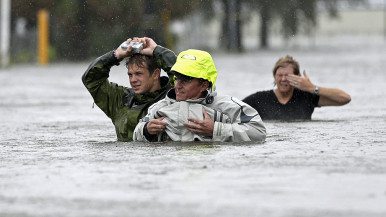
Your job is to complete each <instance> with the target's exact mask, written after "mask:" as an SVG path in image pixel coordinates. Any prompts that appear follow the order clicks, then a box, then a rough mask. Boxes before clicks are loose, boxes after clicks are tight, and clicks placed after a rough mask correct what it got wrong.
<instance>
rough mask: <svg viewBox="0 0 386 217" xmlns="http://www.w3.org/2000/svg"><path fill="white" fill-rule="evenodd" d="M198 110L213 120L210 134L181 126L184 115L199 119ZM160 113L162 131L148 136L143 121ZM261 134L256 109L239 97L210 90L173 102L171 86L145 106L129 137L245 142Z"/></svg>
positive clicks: (261, 130) (186, 118) (258, 139)
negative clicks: (211, 133)
mask: <svg viewBox="0 0 386 217" xmlns="http://www.w3.org/2000/svg"><path fill="white" fill-rule="evenodd" d="M202 109H205V110H206V112H207V113H208V115H209V116H210V118H211V119H212V120H213V121H214V122H215V124H214V129H213V135H212V136H203V135H198V134H194V133H193V132H191V131H189V130H188V129H187V128H186V127H185V125H184V123H185V122H188V117H192V118H196V119H199V120H203V119H204V115H203V113H202ZM163 116H166V117H165V118H164V119H163V121H165V122H167V123H168V125H167V127H166V130H165V132H164V133H161V134H159V135H154V136H152V135H150V134H149V133H148V132H147V130H146V129H147V128H146V125H147V123H148V122H149V121H150V120H151V119H154V118H160V117H163ZM265 137H266V129H265V126H264V123H263V121H262V120H261V118H260V116H259V114H258V113H257V111H256V110H255V109H253V108H252V107H250V106H249V105H247V104H245V103H243V102H241V101H240V100H238V99H236V98H234V97H230V96H217V93H216V92H212V93H211V94H207V96H206V97H205V98H199V99H195V100H186V101H180V102H177V101H176V99H175V91H174V89H172V90H170V91H169V92H168V94H167V96H166V97H165V98H164V99H163V100H161V101H159V102H157V103H155V104H154V105H152V106H151V107H150V108H149V113H148V114H147V115H146V116H145V117H144V118H143V119H141V120H140V122H139V123H138V125H137V127H136V128H135V130H134V137H133V140H134V141H170V140H172V141H221V142H245V141H264V140H265Z"/></svg>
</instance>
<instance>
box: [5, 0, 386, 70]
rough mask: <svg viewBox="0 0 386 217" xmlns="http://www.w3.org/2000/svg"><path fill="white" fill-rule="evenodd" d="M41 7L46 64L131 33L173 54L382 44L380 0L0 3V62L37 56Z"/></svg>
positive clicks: (385, 0) (384, 5)
mask: <svg viewBox="0 0 386 217" xmlns="http://www.w3.org/2000/svg"><path fill="white" fill-rule="evenodd" d="M42 9H44V11H45V12H46V13H47V15H48V16H47V17H48V19H47V20H48V31H47V32H48V33H47V34H48V39H47V40H48V42H49V43H48V48H47V50H48V51H47V53H48V54H47V55H48V59H49V60H48V61H49V62H63V61H71V62H73V61H77V62H79V61H88V60H90V59H92V58H95V57H97V56H100V55H102V54H103V53H105V52H107V51H110V50H112V49H115V48H116V47H117V46H118V45H119V44H120V43H121V42H122V41H124V40H126V39H127V38H129V37H134V36H139V37H141V36H147V37H151V38H153V39H154V40H155V41H156V42H157V43H158V44H160V45H163V46H165V47H168V48H171V49H172V50H174V51H175V52H176V53H178V52H179V51H181V50H184V49H188V48H196V49H205V50H208V51H211V52H213V51H215V52H234V53H241V52H259V50H261V49H264V50H266V49H285V48H289V47H290V48H294V47H295V48H296V47H301V48H304V47H305V48H314V47H320V46H322V47H323V46H324V47H326V46H334V45H340V46H342V45H347V46H350V45H354V46H355V44H356V43H357V42H358V41H359V40H360V42H362V43H366V41H373V40H380V41H386V0H350V1H348V0H270V1H268V0H204V1H203V0H108V1H106V0H56V1H52V0H12V1H11V0H1V11H2V15H1V30H2V32H1V51H2V52H1V59H2V65H3V66H7V65H9V64H15V63H36V62H37V61H38V52H37V50H38V46H39V45H38V44H39V43H38V41H39V36H38V35H39V33H38V18H37V17H38V12H39V11H40V10H42ZM348 37H350V40H348Z"/></svg>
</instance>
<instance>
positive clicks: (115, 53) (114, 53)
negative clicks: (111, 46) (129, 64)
mask: <svg viewBox="0 0 386 217" xmlns="http://www.w3.org/2000/svg"><path fill="white" fill-rule="evenodd" d="M113 55H114V57H115V59H116V60H118V61H121V60H122V58H118V56H117V50H114V51H113Z"/></svg>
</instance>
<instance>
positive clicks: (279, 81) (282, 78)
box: [274, 65, 294, 93]
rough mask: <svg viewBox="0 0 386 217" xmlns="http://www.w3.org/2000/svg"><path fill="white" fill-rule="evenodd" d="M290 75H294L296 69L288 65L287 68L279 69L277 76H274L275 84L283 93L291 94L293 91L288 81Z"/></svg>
mask: <svg viewBox="0 0 386 217" xmlns="http://www.w3.org/2000/svg"><path fill="white" fill-rule="evenodd" d="M290 74H292V75H293V74H294V68H293V67H292V66H291V65H287V66H285V67H279V68H278V69H277V70H276V74H275V76H274V78H275V83H276V85H277V89H278V90H279V92H281V93H289V92H290V91H292V90H293V87H292V86H291V85H290V84H289V81H288V80H287V76H288V75H290Z"/></svg>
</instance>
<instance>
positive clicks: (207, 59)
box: [171, 49, 217, 88]
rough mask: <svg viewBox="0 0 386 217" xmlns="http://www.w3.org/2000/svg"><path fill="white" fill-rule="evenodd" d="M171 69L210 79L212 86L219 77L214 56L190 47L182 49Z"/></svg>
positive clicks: (187, 74)
mask: <svg viewBox="0 0 386 217" xmlns="http://www.w3.org/2000/svg"><path fill="white" fill-rule="evenodd" d="M171 71H175V72H178V73H180V74H183V75H186V76H190V77H194V78H203V79H205V80H208V81H209V82H211V83H212V88H213V87H214V83H215V82H216V78H217V69H216V67H215V66H214V62H213V59H212V56H211V55H210V54H209V53H208V52H206V51H201V50H194V49H189V50H186V51H182V52H181V53H180V54H179V55H178V57H177V61H176V63H175V64H174V65H173V67H172V69H171Z"/></svg>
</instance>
